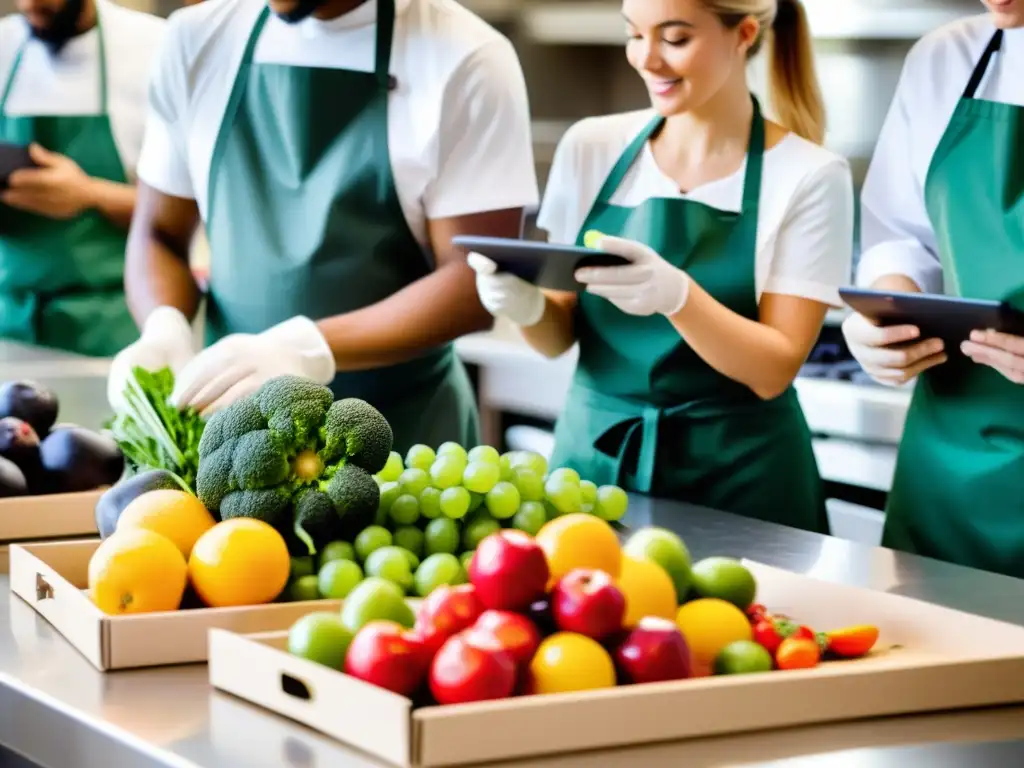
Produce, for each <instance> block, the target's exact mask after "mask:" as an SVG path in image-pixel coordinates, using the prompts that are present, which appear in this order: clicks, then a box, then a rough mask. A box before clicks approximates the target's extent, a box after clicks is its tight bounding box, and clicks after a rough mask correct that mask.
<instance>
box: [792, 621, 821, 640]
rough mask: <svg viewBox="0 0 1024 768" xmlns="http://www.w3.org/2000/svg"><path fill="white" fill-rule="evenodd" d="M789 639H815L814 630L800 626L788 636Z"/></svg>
mask: <svg viewBox="0 0 1024 768" xmlns="http://www.w3.org/2000/svg"><path fill="white" fill-rule="evenodd" d="M789 637H792V638H795V639H797V640H816V639H817V635H816V634H815V633H814V630H813V629H811V628H810V627H808V626H806V625H804V624H801V625H800V626H799V627H797V628H796V629H795V630H793V633H792V634H790V635H789Z"/></svg>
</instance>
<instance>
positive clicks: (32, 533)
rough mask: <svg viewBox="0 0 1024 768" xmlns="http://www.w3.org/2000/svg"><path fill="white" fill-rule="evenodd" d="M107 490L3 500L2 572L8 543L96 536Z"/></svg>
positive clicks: (0, 515)
mask: <svg viewBox="0 0 1024 768" xmlns="http://www.w3.org/2000/svg"><path fill="white" fill-rule="evenodd" d="M104 490H105V489H102V488H101V489H99V490H96V491H84V492H82V493H54V494H47V495H44V496H19V497H17V498H12V499H0V573H7V571H8V559H7V551H8V545H10V544H12V543H14V542H19V541H42V540H47V539H69V538H76V537H79V538H80V537H84V536H96V534H97V529H96V503H97V502H98V501H99V500H100V496H102V495H103V492H104Z"/></svg>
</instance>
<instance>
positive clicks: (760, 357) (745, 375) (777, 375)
mask: <svg viewBox="0 0 1024 768" xmlns="http://www.w3.org/2000/svg"><path fill="white" fill-rule="evenodd" d="M825 312H826V309H825V308H824V307H822V309H821V318H822V319H824V315H825ZM669 322H671V323H672V325H673V327H675V329H676V330H677V331H678V332H679V334H680V335H681V336H682V337H683V339H685V340H686V343H687V344H689V345H690V347H691V348H692V349H693V350H694V352H696V353H697V354H698V355H699V356H700V357H701V359H703V360H704V362H706V363H707V364H708V365H710V366H711V367H712V368H714V369H715V370H716V371H718V372H719V373H721V374H722V375H724V376H727V377H729V378H730V379H733V380H734V381H738V382H740V383H741V384H745V385H746V386H747V387H749V388H750V389H751V390H752V391H753V392H754V393H755V394H756V395H758V396H759V397H761V398H764V399H765V400H770V399H772V398H774V397H778V396H779V395H781V394H782V393H783V392H785V390H786V389H787V388H788V387H789V386H790V385H791V384H792V383H793V380H794V379H795V378H796V376H797V374H798V373H799V371H800V367H801V366H802V365H803V364H804V362H805V360H806V357H807V352H806V350H805V349H804V348H802V347H801V345H800V344H798V343H797V342H794V341H793V340H792V339H790V338H789V337H788V336H787V335H786V334H785V333H783V332H782V331H780V330H778V329H777V328H773V327H771V326H769V325H766V324H764V323H762V322H759V321H758V320H751V319H748V318H746V317H743V316H742V315H738V314H736V313H735V312H733V311H732V310H731V309H729V308H728V307H726V306H724V305H723V304H720V303H719V302H718V301H716V300H715V299H714V298H713V297H712V296H711V295H710V294H708V293H707V292H706V291H705V290H704V289H703V288H701V287H700V286H699V285H697V283H695V282H694V283H691V285H690V294H689V298H688V299H687V302H686V304H685V306H684V307H683V308H682V309H681V310H680V311H679V312H677V313H676V314H675V315H672V316H671V317H669Z"/></svg>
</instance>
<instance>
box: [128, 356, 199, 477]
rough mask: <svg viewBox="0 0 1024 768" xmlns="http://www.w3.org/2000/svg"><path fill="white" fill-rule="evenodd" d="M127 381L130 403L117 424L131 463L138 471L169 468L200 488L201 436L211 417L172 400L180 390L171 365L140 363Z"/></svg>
mask: <svg viewBox="0 0 1024 768" xmlns="http://www.w3.org/2000/svg"><path fill="white" fill-rule="evenodd" d="M133 374H134V375H133V376H132V377H131V378H129V380H128V383H127V386H126V387H125V393H124V397H125V401H126V402H127V404H128V407H127V409H126V410H125V411H124V412H123V413H118V414H117V415H116V416H115V417H114V420H113V423H112V424H111V427H110V428H111V431H112V433H113V435H114V439H115V440H117V442H118V444H119V445H120V446H121V451H122V452H123V453H124V455H125V458H126V459H127V461H128V463H129V466H130V467H131V468H132V469H133V470H135V471H136V472H139V471H144V470H147V469H163V470H166V471H168V472H172V473H173V474H175V475H177V476H178V477H179V478H181V480H182V482H184V484H185V485H186V486H188V488H189V489H190V490H191V491H192V492H195V487H196V473H197V472H198V471H199V438H200V437H202V435H203V427H204V426H205V423H204V422H203V420H202V418H201V417H200V416H199V414H198V413H196V412H195V411H193V410H191V409H186V410H183V411H179V410H178V409H177V408H175V407H174V406H172V405H170V404H169V402H168V400H169V399H170V397H171V392H173V391H174V374H173V373H172V372H171V369H170V368H164V369H162V370H159V371H147V370H145V369H144V368H136V369H135V370H134V371H133Z"/></svg>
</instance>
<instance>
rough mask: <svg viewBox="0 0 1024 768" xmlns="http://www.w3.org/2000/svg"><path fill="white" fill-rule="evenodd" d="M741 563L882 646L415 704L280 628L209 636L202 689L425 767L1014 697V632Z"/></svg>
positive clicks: (776, 595)
mask: <svg viewBox="0 0 1024 768" xmlns="http://www.w3.org/2000/svg"><path fill="white" fill-rule="evenodd" d="M748 566H749V567H750V568H751V570H752V571H753V572H754V574H755V576H756V577H757V580H758V585H759V589H758V601H759V602H762V603H765V604H766V605H767V606H768V607H769V609H770V610H772V611H774V612H777V613H784V614H788V615H790V616H792V617H794V618H796V619H799V620H800V621H803V622H805V623H808V624H810V625H812V626H814V627H816V628H818V629H825V630H827V629H837V628H840V627H844V626H852V625H856V624H874V625H876V626H878V627H879V628H880V630H881V636H880V638H879V644H878V650H877V651H876V652H874V653H873V654H872V655H871V656H869V657H867V658H864V659H859V660H856V661H845V662H835V663H829V664H825V665H822V666H820V667H818V668H816V669H810V670H800V671H790V672H771V673H766V674H760V675H745V676H733V677H713V678H703V679H694V680H686V681H680V682H673V683H658V684H651V685H642V686H628V687H619V688H615V689H609V690H603V691H592V692H585V693H578V694H558V695H550V696H531V697H522V698H513V699H507V700H504V701H495V702H485V703H480V704H467V705H460V706H453V707H424V708H420V709H414V708H413V704H412V702H411V701H410V700H409V699H406V698H404V697H402V696H397V695H394V694H392V693H390V692H388V691H385V690H382V689H379V688H376V687H374V686H371V685H368V684H366V683H363V682H361V681H358V680H355V679H353V678H350V677H348V676H346V675H344V674H342V673H340V672H337V671H335V670H331V669H327V668H325V667H323V666H320V665H317V664H315V663H312V662H309V661H306V660H305V659H300V658H296V657H293V656H290V655H289V654H288V653H287V652H285V651H284V650H282V649H283V648H284V646H285V641H286V637H287V635H286V633H284V632H277V633H267V634H261V635H255V636H251V637H242V636H240V635H238V634H234V633H231V632H225V631H214V632H211V637H210V663H209V671H210V682H211V683H212V684H213V685H214V686H215V687H216V688H218V689H221V690H223V691H226V692H228V693H232V694H234V695H236V696H239V697H241V698H243V699H246V700H248V701H250V702H252V703H254V704H258V705H260V706H263V707H266V708H267V709H270V710H272V711H274V712H276V713H278V714H281V715H284V716H286V717H289V718H291V719H293V720H296V721H298V722H300V723H303V724H305V725H307V726H310V727H312V728H314V729H316V730H318V731H320V732H322V733H324V734H326V735H328V736H332V737H334V738H336V739H339V740H341V741H343V742H345V743H347V744H349V745H351V746H353V747H356V748H358V749H360V750H363V751H365V752H368V753H370V754H371V755H374V756H375V757H378V758H382V759H384V760H386V761H388V762H389V763H392V764H394V765H399V766H420V767H422V768H426V767H428V766H449V765H464V764H471V763H484V762H490V761H498V760H515V759H523V758H528V757H539V756H541V755H552V754H559V753H572V752H582V751H586V750H594V749H613V748H621V747H626V746H634V745H640V744H648V743H653V742H664V741H679V740H687V739H694V738H706V737H711V736H721V735H724V734H739V733H744V732H751V731H757V730H766V729H777V728H783V727H793V726H802V725H811V724H815V723H829V722H833V723H834V722H840V721H851V720H859V719H864V718H871V717H882V716H891V715H902V714H909V713H921V712H937V711H942V710H950V709H965V708H973V707H982V706H989V705H995V704H1007V703H1017V702H1021V701H1024V686H1022V685H1021V684H1020V680H1021V679H1024V627H1018V626H1014V625H1011V624H1005V623H1002V622H998V621H993V620H990V619H985V618H981V617H978V616H972V615H970V614H966V613H961V612H958V611H953V610H949V609H946V608H942V607H939V606H935V605H930V604H928V603H924V602H920V601H917V600H912V599H910V598H906V597H901V596H898V595H891V594H886V593H882V592H873V591H870V590H865V589H860V588H856V587H849V586H843V585H836V584H831V583H827V582H822V581H817V580H814V579H809V578H807V577H805V576H801V575H798V574H793V573H788V572H786V571H781V570H778V569H775V568H770V567H768V566H764V565H760V564H757V563H748ZM555 723H557V727H552V726H553V724H555Z"/></svg>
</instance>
